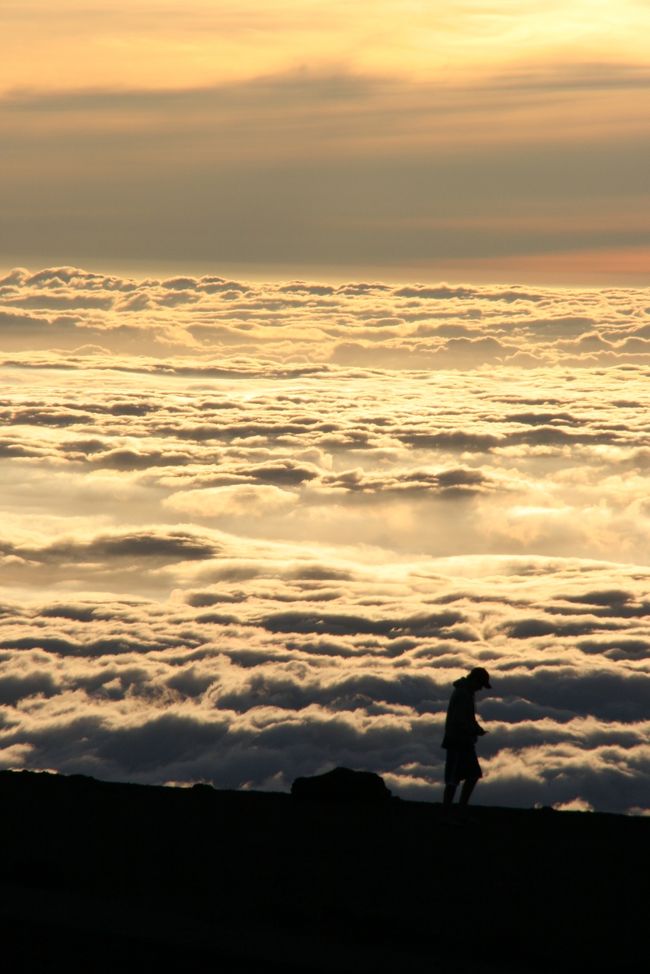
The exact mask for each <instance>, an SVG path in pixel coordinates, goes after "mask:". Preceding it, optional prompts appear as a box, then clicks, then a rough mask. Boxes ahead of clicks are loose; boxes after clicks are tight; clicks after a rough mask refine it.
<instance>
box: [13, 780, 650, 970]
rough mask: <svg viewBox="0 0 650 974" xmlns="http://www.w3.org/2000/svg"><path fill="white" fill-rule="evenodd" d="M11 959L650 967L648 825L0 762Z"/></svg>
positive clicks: (30, 966) (184, 966) (92, 963)
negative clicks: (306, 795) (24, 768)
mask: <svg viewBox="0 0 650 974" xmlns="http://www.w3.org/2000/svg"><path fill="white" fill-rule="evenodd" d="M0 814H1V821H2V858H1V860H0V917H1V924H2V937H3V960H4V961H5V964H4V966H5V969H6V970H7V971H11V972H14V971H21V970H25V971H32V970H33V971H41V970H48V969H49V966H50V965H52V964H53V963H54V962H55V961H57V960H58V961H62V962H64V963H66V965H67V966H68V968H69V969H83V970H85V971H88V972H94V971H125V970H138V971H142V972H145V971H147V970H152V971H153V970H159V969H160V967H161V965H162V964H167V965H173V966H174V967H178V969H179V970H182V971H192V970H197V971H199V970H200V971H210V970H213V971H215V972H221V971H223V972H230V971H259V972H263V971H271V972H273V971H281V970H282V971H304V972H322V971H335V972H337V974H338V972H342V974H343V972H355V974H366V972H368V974H370V972H382V971H395V972H409V971H414V972H415V971H417V972H420V971H426V972H431V974H435V972H437V971H440V972H469V971H471V972H474V974H488V972H489V974H497V972H498V974H504V972H513V974H514V972H516V974H527V972H538V971H539V972H549V974H556V972H563V971H567V972H568V971H572V972H582V971H589V970H602V969H604V967H605V968H607V969H609V970H611V971H615V972H617V974H623V972H626V971H630V972H631V971H634V972H637V971H641V970H645V969H647V963H648V950H649V948H648V935H647V925H648V917H649V916H650V909H649V906H650V902H649V895H648V888H649V885H650V880H649V878H648V877H649V865H650V862H649V859H650V855H649V850H650V819H647V818H645V819H643V818H627V817H623V816H615V815H600V814H595V813H578V812H553V811H550V810H530V811H527V810H526V811H524V810H514V809H508V808H481V807H474V808H472V809H471V810H470V814H471V815H472V817H473V818H474V819H475V822H474V823H473V824H467V825H462V826H461V825H459V826H454V825H447V824H444V822H443V821H442V809H441V807H440V806H439V805H436V804H426V803H420V802H405V801H399V800H396V799H392V800H388V801H386V802H381V803H377V804H366V805H364V804H355V803H347V804H346V803H340V802H339V803H327V802H323V801H312V800H303V801H300V800H298V799H296V798H292V797H291V796H289V795H284V794H268V793H260V792H227V791H214V790H213V789H211V788H208V787H206V786H197V787H195V788H192V789H174V788H156V787H145V786H138V785H124V784H109V783H105V782H100V781H95V780H93V779H91V778H82V777H63V776H58V775H50V774H34V773H29V772H20V773H17V772H8V771H7V772H1V773H0Z"/></svg>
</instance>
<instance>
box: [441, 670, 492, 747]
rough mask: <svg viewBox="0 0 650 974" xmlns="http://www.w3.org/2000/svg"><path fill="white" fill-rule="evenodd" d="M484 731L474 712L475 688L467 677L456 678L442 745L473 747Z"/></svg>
mask: <svg viewBox="0 0 650 974" xmlns="http://www.w3.org/2000/svg"><path fill="white" fill-rule="evenodd" d="M484 733H485V731H484V730H483V728H482V727H481V725H480V724H479V723H478V721H477V720H476V714H475V712H474V690H472V689H471V686H470V683H469V680H468V679H467V677H466V676H462V677H461V678H460V680H456V682H455V683H454V689H453V692H452V694H451V699H450V701H449V706H448V708H447V719H446V721H445V736H444V738H443V741H442V746H443V747H445V748H450V747H452V748H456V747H471V746H473V745H474V744H475V743H476V738H477V737H480V736H481V735H482V734H484Z"/></svg>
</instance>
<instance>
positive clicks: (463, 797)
mask: <svg viewBox="0 0 650 974" xmlns="http://www.w3.org/2000/svg"><path fill="white" fill-rule="evenodd" d="M477 781H478V778H465V781H464V782H463V787H462V788H461V791H460V800H459V805H467V803H468V802H469V800H470V797H471V794H472V792H473V791H474V787H475V785H476V782H477Z"/></svg>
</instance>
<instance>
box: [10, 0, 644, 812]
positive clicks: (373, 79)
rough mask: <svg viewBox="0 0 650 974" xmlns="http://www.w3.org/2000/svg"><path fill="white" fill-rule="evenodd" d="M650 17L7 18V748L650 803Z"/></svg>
mask: <svg viewBox="0 0 650 974" xmlns="http://www.w3.org/2000/svg"><path fill="white" fill-rule="evenodd" d="M649 30H650V7H649V6H648V4H647V3H642V2H636V0H621V2H617V3H612V2H604V0H602V2H598V0H574V2H568V3H559V2H558V3H556V2H545V3H541V2H540V3H537V2H530V3H525V4H522V3H514V2H510V0H494V2H487V0H485V2H479V0H476V2H472V0H468V2H455V0H451V2H444V3H443V2H440V3H438V2H435V3H425V2H397V0H372V2H371V0H356V2H354V0H352V2H351V0H347V2H345V3H343V2H337V0H335V2H331V0H330V2H327V3H326V2H324V0H285V2H266V3H261V2H252V0H241V2H238V3H234V2H233V3H230V2H222V0H188V2H185V3H183V4H181V3H179V2H178V0H135V2H130V3H128V4H127V3H126V2H123V0H117V2H113V3H110V4H108V3H105V2H85V3H78V2H75V0H62V2H60V3H58V4H57V5H56V6H53V5H52V4H51V3H49V2H46V0H40V2H39V0H34V2H24V3H5V4H3V5H2V9H1V10H0V33H1V36H2V37H3V42H2V44H3V57H2V59H0V126H1V127H2V131H3V145H4V151H3V153H2V157H1V158H0V174H1V176H2V179H1V180H0V376H1V380H2V385H1V393H0V416H1V417H2V429H1V430H0V468H1V471H2V482H3V491H2V497H1V499H0V504H1V506H2V513H3V518H2V532H1V535H0V602H1V603H2V606H1V608H2V618H1V621H2V628H1V629H0V633H1V638H0V711H1V716H2V718H3V723H2V727H1V729H0V763H1V765H2V766H3V767H28V768H50V769H54V770H59V771H64V772H70V773H72V772H75V773H78V772H81V773H88V774H93V775H96V776H97V777H100V778H101V777H105V778H113V779H121V780H134V781H142V782H152V783H164V782H173V783H176V784H179V783H180V784H187V783H192V782H194V781H210V782H212V783H214V784H215V785H216V786H217V787H228V788H265V789H273V788H276V789H287V788H288V787H289V786H290V784H291V780H292V779H293V777H294V776H297V775H303V774H311V773H315V772H316V771H319V770H323V769H326V768H328V767H331V766H333V765H335V764H339V765H347V766H350V767H359V768H361V767H367V768H368V769H371V770H375V771H377V772H379V773H381V774H382V775H384V777H385V778H386V781H387V782H388V783H389V785H390V787H391V788H392V789H393V790H394V791H395V792H396V793H397V794H401V795H402V796H404V797H417V798H425V799H428V800H438V799H439V796H440V788H441V780H442V779H441V773H442V761H443V758H444V755H443V754H442V752H441V750H440V747H439V743H440V736H441V726H442V722H443V720H444V711H445V706H446V701H447V698H448V694H449V687H450V685H451V682H452V681H453V680H454V679H456V677H458V676H459V675H460V674H461V673H463V672H465V670H466V669H467V668H468V667H473V666H485V667H488V668H489V670H490V673H491V674H492V680H493V687H494V690H493V693H492V695H491V696H489V697H488V696H485V698H484V700H482V701H481V704H480V706H481V712H482V717H483V720H484V722H485V723H486V724H488V726H489V728H490V735H489V737H488V738H487V739H486V741H485V743H484V744H483V752H482V755H483V760H484V767H485V772H486V773H485V781H484V782H481V786H480V787H481V789H482V792H481V800H482V801H484V802H486V803H494V804H502V805H505V804H512V805H528V806H530V805H532V804H534V803H536V802H538V803H540V802H541V803H542V804H544V805H552V804H556V805H557V806H558V807H563V808H576V809H584V808H599V809H605V810H613V811H619V812H630V811H634V812H635V813H638V812H640V811H643V809H646V811H647V774H648V771H649V770H650V746H649V745H648V730H649V725H648V716H649V715H648V706H647V701H648V692H649V687H650V655H649V652H648V650H649V649H650V623H649V622H648V619H650V601H649V597H648V585H649V581H650V504H649V502H648V472H649V470H650V433H649V432H648V423H647V415H648V405H649V396H648V378H647V374H648V368H649V366H650V292H649V290H648V286H649V285H650V224H649V220H648V218H649V216H650V205H649V204H650V182H649V180H648V158H649V157H650V152H649V150H650V123H649V118H650V115H649V113H648V103H649V97H650V62H648V58H647V36H648V31H649Z"/></svg>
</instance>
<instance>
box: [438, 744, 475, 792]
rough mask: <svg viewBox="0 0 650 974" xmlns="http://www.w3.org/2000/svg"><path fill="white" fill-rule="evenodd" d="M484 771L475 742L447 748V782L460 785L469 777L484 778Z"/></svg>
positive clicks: (447, 783)
mask: <svg viewBox="0 0 650 974" xmlns="http://www.w3.org/2000/svg"><path fill="white" fill-rule="evenodd" d="M482 777H483V772H482V771H481V765H480V764H479V763H478V758H477V757H476V749H475V747H474V745H473V744H467V745H465V747H450V748H448V749H447V760H446V761H445V784H446V785H458V784H460V782H461V781H465V780H466V779H467V778H470V779H475V778H482Z"/></svg>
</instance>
